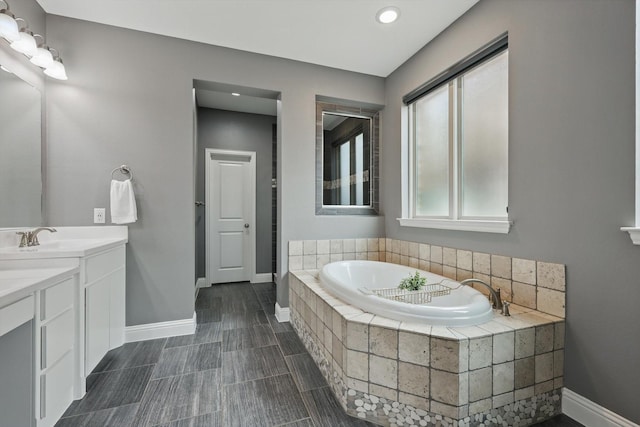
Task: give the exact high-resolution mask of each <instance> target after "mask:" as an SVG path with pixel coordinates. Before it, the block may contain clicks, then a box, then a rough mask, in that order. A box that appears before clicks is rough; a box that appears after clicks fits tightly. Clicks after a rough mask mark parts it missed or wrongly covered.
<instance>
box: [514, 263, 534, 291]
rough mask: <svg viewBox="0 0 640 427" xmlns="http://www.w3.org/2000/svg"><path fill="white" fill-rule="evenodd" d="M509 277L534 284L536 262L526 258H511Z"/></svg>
mask: <svg viewBox="0 0 640 427" xmlns="http://www.w3.org/2000/svg"><path fill="white" fill-rule="evenodd" d="M511 279H512V280H514V281H516V282H521V283H526V284H528V285H535V284H536V262H535V261H531V260H528V259H522V258H513V260H512V265H511Z"/></svg>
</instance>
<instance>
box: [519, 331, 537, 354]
mask: <svg viewBox="0 0 640 427" xmlns="http://www.w3.org/2000/svg"><path fill="white" fill-rule="evenodd" d="M535 348H536V330H535V328H527V329H518V330H517V331H516V348H515V358H516V359H522V358H524V357H529V356H533V355H534V354H535Z"/></svg>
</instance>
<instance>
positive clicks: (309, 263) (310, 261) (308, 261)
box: [302, 254, 316, 270]
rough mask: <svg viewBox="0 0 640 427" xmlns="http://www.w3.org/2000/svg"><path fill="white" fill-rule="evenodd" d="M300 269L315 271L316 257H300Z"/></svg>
mask: <svg viewBox="0 0 640 427" xmlns="http://www.w3.org/2000/svg"><path fill="white" fill-rule="evenodd" d="M302 268H304V269H305V270H315V269H316V255H315V254H314V255H303V257H302Z"/></svg>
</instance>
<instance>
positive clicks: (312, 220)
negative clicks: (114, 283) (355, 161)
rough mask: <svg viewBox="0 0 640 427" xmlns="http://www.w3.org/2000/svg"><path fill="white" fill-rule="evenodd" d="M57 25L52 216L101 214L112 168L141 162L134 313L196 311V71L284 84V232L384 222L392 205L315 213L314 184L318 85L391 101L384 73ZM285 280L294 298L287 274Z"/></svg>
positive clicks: (131, 271)
mask: <svg viewBox="0 0 640 427" xmlns="http://www.w3.org/2000/svg"><path fill="white" fill-rule="evenodd" d="M47 37H48V39H49V41H50V43H51V44H52V45H54V46H59V47H60V49H61V50H62V52H64V59H65V66H66V67H67V73H68V75H69V80H68V81H67V82H54V81H51V82H50V83H48V84H47V112H48V122H47V127H48V129H47V131H48V134H49V151H50V155H49V159H48V162H47V165H48V168H49V177H48V185H47V188H46V190H47V192H48V204H47V208H48V210H49V213H50V223H51V224H54V225H89V224H91V221H92V218H93V216H92V215H93V213H92V212H93V208H94V207H108V190H109V180H110V175H109V174H110V172H111V170H112V169H113V168H114V167H116V166H118V165H121V164H123V163H126V164H128V165H130V166H131V168H132V170H133V173H134V181H135V184H134V188H135V191H136V193H137V202H138V214H139V215H138V216H139V218H140V219H139V221H138V222H137V223H135V224H133V225H130V226H129V245H128V247H127V264H128V265H127V325H137V324H144V323H152V322H161V321H169V320H176V319H185V318H191V316H192V315H193V309H194V292H193V285H194V277H195V262H194V260H195V221H194V218H195V205H194V202H195V188H194V185H193V178H194V173H195V165H194V161H193V159H194V153H193V150H194V148H193V105H192V90H191V89H192V87H193V79H201V80H208V81H213V82H221V83H226V84H234V85H239V86H248V87H256V88H263V89H268V90H273V91H276V92H280V93H281V110H280V111H281V114H280V117H279V119H278V124H279V130H278V133H279V137H280V138H279V141H278V182H279V184H280V186H279V189H278V191H279V193H278V217H279V218H278V227H279V230H280V232H279V239H280V240H281V241H282V242H287V241H289V240H295V239H305V238H308V239H315V238H321V237H322V238H332V237H340V238H341V237H343V236H353V237H374V236H379V235H382V234H383V228H384V219H383V218H382V217H367V218H362V217H316V216H315V191H314V188H315V187H314V185H315V169H314V167H315V159H314V157H315V154H314V153H315V99H316V95H324V96H327V97H335V98H346V99H353V100H356V101H361V102H364V103H372V104H382V103H383V101H384V80H383V79H382V78H378V77H372V76H366V75H362V74H356V73H351V72H346V71H340V70H336V69H331V68H326V67H320V66H314V65H309V64H304V63H300V62H295V61H290V60H284V59H278V58H273V57H268V56H263V55H257V54H251V53H247V52H241V51H237V50H232V49H227V48H221V47H216V46H209V45H204V44H200V43H195V42H189V41H185V40H179V39H174V38H169V37H162V36H157V35H152V34H147V33H142V32H137V31H131V30H125V29H121V28H115V27H110V26H105V25H101V24H95V23H90V22H86V21H80V20H75V19H69V18H64V17H59V16H53V15H48V16H47ZM282 242H280V243H279V245H278V251H279V256H278V259H279V261H278V268H279V271H278V273H280V274H283V273H286V271H287V256H286V253H287V245H286V244H285V243H282ZM277 292H278V301H279V303H280V305H281V306H283V307H286V306H288V287H287V280H286V276H285V277H284V278H283V280H282V282H281V284H280V286H278V291H277Z"/></svg>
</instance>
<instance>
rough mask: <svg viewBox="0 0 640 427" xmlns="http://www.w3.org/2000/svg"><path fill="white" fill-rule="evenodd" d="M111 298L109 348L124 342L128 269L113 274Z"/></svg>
mask: <svg viewBox="0 0 640 427" xmlns="http://www.w3.org/2000/svg"><path fill="white" fill-rule="evenodd" d="M110 280H111V286H110V290H111V298H110V300H109V329H110V332H109V349H112V348H116V347H120V346H121V345H122V344H124V327H125V315H126V310H125V309H126V303H125V300H126V298H127V296H126V286H125V283H126V280H127V279H126V271H125V269H124V268H122V269H120V270H117V271H116V272H114V273H113V274H112V275H111V279H110Z"/></svg>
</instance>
